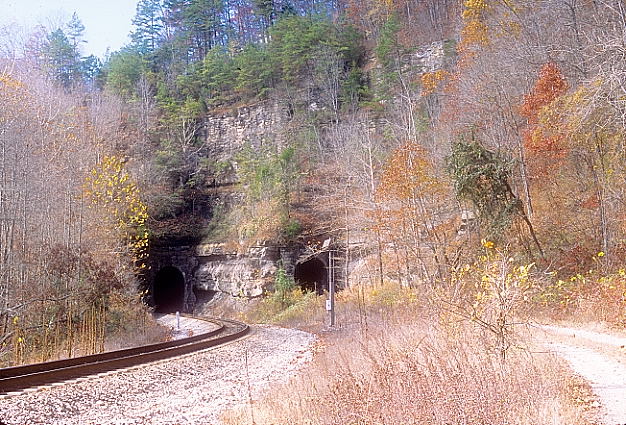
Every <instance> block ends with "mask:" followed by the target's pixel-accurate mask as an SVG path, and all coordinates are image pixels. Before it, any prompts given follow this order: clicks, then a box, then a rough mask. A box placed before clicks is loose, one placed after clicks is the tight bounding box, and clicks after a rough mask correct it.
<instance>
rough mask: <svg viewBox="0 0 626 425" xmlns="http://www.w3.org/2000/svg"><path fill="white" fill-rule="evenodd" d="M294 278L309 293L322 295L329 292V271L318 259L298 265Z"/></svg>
mask: <svg viewBox="0 0 626 425" xmlns="http://www.w3.org/2000/svg"><path fill="white" fill-rule="evenodd" d="M293 278H294V280H295V281H296V284H297V285H298V286H300V287H301V288H302V289H305V290H307V291H311V292H315V293H317V294H322V293H324V291H326V290H328V269H327V267H326V263H325V262H324V261H322V260H321V259H319V258H318V257H312V258H310V259H308V260H306V261H303V262H301V263H298V264H296V266H295V269H294V272H293Z"/></svg>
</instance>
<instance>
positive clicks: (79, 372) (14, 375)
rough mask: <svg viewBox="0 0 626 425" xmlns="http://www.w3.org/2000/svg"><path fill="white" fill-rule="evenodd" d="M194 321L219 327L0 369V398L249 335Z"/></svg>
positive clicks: (239, 328)
mask: <svg viewBox="0 0 626 425" xmlns="http://www.w3.org/2000/svg"><path fill="white" fill-rule="evenodd" d="M194 319H198V320H205V321H208V322H212V323H214V324H216V325H217V326H218V328H217V329H215V330H212V331H210V332H206V333H202V334H198V335H194V336H191V337H187V338H181V339H177V340H174V341H167V342H162V343H158V344H149V345H142V346H140V347H133V348H126V349H123V350H115V351H107V352H105V353H101V354H93V355H89V356H82V357H74V358H71V359H64V360H54V361H49V362H43V363H34V364H29V365H24V366H14V367H7V368H3V369H0V394H6V393H9V392H14V391H20V390H24V389H27V388H32V387H39V386H42V385H48V384H52V383H56V382H63V381H67V380H70V379H76V378H80V377H84V376H89V375H96V374H99V373H104V372H110V371H113V370H117V369H123V368H128V367H132V366H139V365H141V364H144V363H149V362H153V361H157V360H164V359H167V358H170V357H175V356H180V355H183V354H189V353H192V352H194V351H199V350H204V349H206V348H211V347H217V346H219V345H222V344H226V343H227V342H231V341H234V340H236V339H239V338H242V337H243V336H245V335H247V334H248V333H249V332H250V327H249V326H248V325H246V324H245V323H242V322H238V321H235V320H228V319H205V318H198V317H194Z"/></svg>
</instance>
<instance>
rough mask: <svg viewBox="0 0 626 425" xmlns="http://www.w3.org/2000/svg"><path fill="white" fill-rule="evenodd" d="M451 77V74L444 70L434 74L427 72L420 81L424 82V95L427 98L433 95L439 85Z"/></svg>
mask: <svg viewBox="0 0 626 425" xmlns="http://www.w3.org/2000/svg"><path fill="white" fill-rule="evenodd" d="M449 76H450V73H449V72H447V71H444V70H441V69H440V70H437V71H434V72H425V73H423V74H422V75H421V77H420V80H421V82H422V94H423V95H424V96H427V95H429V94H431V93H433V92H434V91H435V90H437V88H438V87H439V85H440V84H441V83H442V82H443V81H445V80H446V79H447V78H448V77H449Z"/></svg>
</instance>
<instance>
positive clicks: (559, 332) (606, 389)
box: [541, 326, 626, 425]
mask: <svg viewBox="0 0 626 425" xmlns="http://www.w3.org/2000/svg"><path fill="white" fill-rule="evenodd" d="M541 328H542V329H543V330H544V331H545V332H546V337H547V339H548V341H547V342H546V343H545V344H546V346H548V347H549V348H550V350H552V351H553V352H554V353H555V354H557V355H559V356H561V357H562V358H564V359H565V360H567V362H568V363H569V364H570V366H571V368H572V369H573V370H574V371H575V372H576V373H577V374H579V375H580V376H581V377H583V378H584V379H585V380H587V381H588V382H589V383H590V385H591V388H592V390H593V392H594V393H595V394H596V395H597V396H598V398H599V401H600V403H601V404H602V409H601V415H602V417H601V418H599V419H600V420H601V421H602V423H604V424H606V425H616V424H626V351H625V350H624V347H625V346H626V338H623V337H619V336H615V335H609V334H607V333H604V332H602V333H600V332H594V331H589V330H585V329H576V328H569V327H558V326H542V327H541Z"/></svg>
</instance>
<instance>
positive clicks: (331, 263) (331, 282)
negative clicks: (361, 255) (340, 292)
mask: <svg viewBox="0 0 626 425" xmlns="http://www.w3.org/2000/svg"><path fill="white" fill-rule="evenodd" d="M334 270H335V258H334V257H333V250H332V249H331V250H329V251H328V296H329V298H330V299H328V300H326V310H328V311H329V312H330V326H331V327H332V326H335V273H334Z"/></svg>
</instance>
